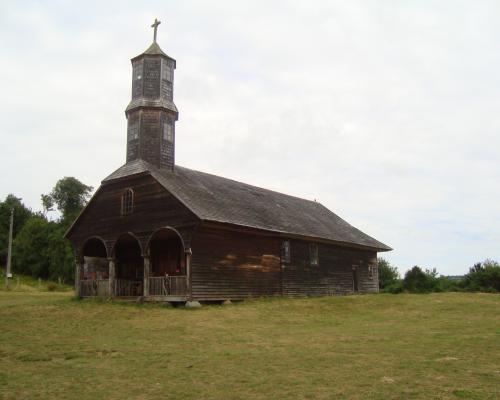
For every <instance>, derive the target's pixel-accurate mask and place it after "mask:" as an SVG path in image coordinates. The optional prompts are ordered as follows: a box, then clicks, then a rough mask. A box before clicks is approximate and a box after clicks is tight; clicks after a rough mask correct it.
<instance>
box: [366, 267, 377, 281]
mask: <svg viewBox="0 0 500 400" xmlns="http://www.w3.org/2000/svg"><path fill="white" fill-rule="evenodd" d="M376 272H377V267H376V266H375V265H368V277H369V278H370V279H374V278H375V274H376Z"/></svg>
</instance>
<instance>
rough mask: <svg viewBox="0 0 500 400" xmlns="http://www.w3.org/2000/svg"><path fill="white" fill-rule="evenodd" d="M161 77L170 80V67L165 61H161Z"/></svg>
mask: <svg viewBox="0 0 500 400" xmlns="http://www.w3.org/2000/svg"><path fill="white" fill-rule="evenodd" d="M161 79H163V80H164V81H169V82H172V68H171V67H170V65H168V64H167V63H165V62H164V63H163V65H162V69H161Z"/></svg>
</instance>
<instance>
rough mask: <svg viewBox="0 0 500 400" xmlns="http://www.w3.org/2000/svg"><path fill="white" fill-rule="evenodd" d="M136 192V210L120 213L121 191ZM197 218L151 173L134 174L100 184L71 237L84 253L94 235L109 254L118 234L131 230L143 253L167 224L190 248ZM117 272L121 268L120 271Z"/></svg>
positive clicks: (81, 254)
mask: <svg viewBox="0 0 500 400" xmlns="http://www.w3.org/2000/svg"><path fill="white" fill-rule="evenodd" d="M128 188H131V189H132V190H133V191H134V209H133V212H132V214H130V215H125V216H122V215H121V196H122V193H123V192H124V191H125V190H126V189H128ZM198 221H199V220H198V218H197V217H196V216H195V215H194V214H193V213H192V212H191V211H189V210H188V209H187V208H186V207H185V206H184V205H182V203H180V202H179V201H178V200H177V199H176V198H175V197H173V196H172V195H171V194H170V193H168V192H167V191H166V190H165V189H164V188H163V187H162V186H161V185H160V184H159V183H158V182H157V181H156V180H155V179H154V178H152V177H151V176H139V177H131V178H129V179H124V180H120V181H118V182H114V183H109V184H106V185H103V186H101V188H100V190H99V192H98V193H97V194H96V196H94V198H93V199H92V201H91V202H90V203H89V205H88V206H87V208H86V209H85V210H84V212H83V213H82V215H81V216H80V218H79V220H78V221H77V224H76V225H75V226H74V227H73V229H72V230H71V231H70V233H69V235H68V237H69V239H70V240H71V241H72V242H73V243H74V245H75V247H76V249H77V252H78V253H79V254H80V256H83V246H84V244H85V242H86V241H87V240H89V239H90V238H93V237H99V238H102V239H103V240H104V242H105V246H106V251H107V256H108V257H111V256H113V252H114V245H115V243H116V242H117V240H118V239H119V237H120V236H121V235H123V234H125V233H127V232H132V233H133V234H134V236H135V237H137V238H138V240H139V243H140V246H141V251H142V253H144V252H145V250H146V248H147V245H148V241H149V240H150V238H151V236H152V235H153V233H154V232H156V231H157V230H158V229H160V228H162V227H166V226H170V227H173V228H175V229H176V230H177V231H178V232H179V233H180V235H181V236H182V239H183V242H184V244H185V246H186V247H187V248H189V245H190V241H191V235H192V233H193V232H194V230H195V229H196V227H197V225H198ZM117 273H118V270H117Z"/></svg>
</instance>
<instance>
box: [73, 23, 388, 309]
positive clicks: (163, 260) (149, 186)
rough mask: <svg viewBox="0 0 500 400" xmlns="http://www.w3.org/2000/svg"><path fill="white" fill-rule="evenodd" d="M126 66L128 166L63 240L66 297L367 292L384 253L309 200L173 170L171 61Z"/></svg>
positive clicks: (151, 55)
mask: <svg viewBox="0 0 500 400" xmlns="http://www.w3.org/2000/svg"><path fill="white" fill-rule="evenodd" d="M159 23H160V22H159V21H156V20H155V23H154V24H153V25H152V26H153V27H154V33H155V34H154V41H153V43H152V44H151V46H150V47H149V48H148V49H147V50H146V51H145V52H144V53H142V54H140V55H138V56H137V57H134V58H132V71H133V72H132V100H131V101H130V104H129V105H128V107H127V108H126V111H125V114H126V117H127V123H128V128H127V157H126V163H125V164H124V165H123V166H121V167H120V168H118V169H117V170H116V171H115V172H113V173H112V174H111V175H109V176H108V177H107V178H105V179H104V180H103V181H102V184H101V186H100V187H99V189H98V190H97V191H96V193H95V194H94V196H93V197H92V199H91V200H90V201H89V203H88V205H87V206H86V207H85V209H84V210H83V211H82V212H81V214H80V215H79V216H78V218H77V219H76V221H75V222H74V223H73V225H72V226H71V227H70V228H69V230H68V232H67V233H66V236H67V238H69V240H70V241H71V243H72V245H73V247H74V250H75V256H76V257H75V260H76V272H75V281H76V294H77V296H81V297H90V296H105V297H117V298H138V299H143V300H152V301H170V302H186V301H192V302H196V301H223V300H239V299H244V298H247V297H254V296H331V295H341V294H350V293H356V292H363V293H366V292H377V291H378V271H377V252H381V251H388V250H391V248H390V247H388V246H386V245H385V244H383V243H381V242H379V241H377V240H375V239H374V238H372V237H370V236H368V235H367V234H365V233H363V232H361V231H360V230H358V229H356V228H355V227H353V226H351V225H349V224H348V223H347V222H346V221H344V220H343V219H341V218H340V217H339V216H337V215H336V214H334V213H333V212H331V211H330V210H328V209H327V208H326V207H324V206H323V205H321V204H320V203H317V202H315V201H309V200H304V199H300V198H297V197H293V196H288V195H286V194H282V193H278V192H275V191H271V190H267V189H263V188H260V187H256V186H252V185H248V184H245V183H241V182H237V181H234V180H231V179H227V178H223V177H220V176H216V175H211V174H208V173H205V172H200V171H195V170H192V169H189V168H185V167H181V166H179V165H176V164H175V122H176V121H177V119H178V111H177V107H176V106H175V104H174V102H173V87H174V70H175V68H176V61H175V60H174V59H173V58H171V57H169V56H168V55H167V54H165V53H164V52H163V51H162V49H161V48H160V46H159V45H158V43H157V42H156V29H157V27H158V24H159Z"/></svg>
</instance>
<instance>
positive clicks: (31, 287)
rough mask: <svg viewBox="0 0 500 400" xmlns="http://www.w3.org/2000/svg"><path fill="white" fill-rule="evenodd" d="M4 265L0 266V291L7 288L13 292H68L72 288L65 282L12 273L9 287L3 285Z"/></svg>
mask: <svg viewBox="0 0 500 400" xmlns="http://www.w3.org/2000/svg"><path fill="white" fill-rule="evenodd" d="M4 269H5V268H4V267H3V268H0V291H1V290H9V291H15V292H47V291H52V292H54V291H55V292H69V291H71V290H73V286H70V285H67V284H64V283H62V284H59V283H58V282H55V281H47V280H41V281H39V280H38V279H35V278H32V277H31V276H25V275H18V274H14V276H13V278H12V279H10V280H9V288H8V289H7V288H6V286H5V271H4Z"/></svg>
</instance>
